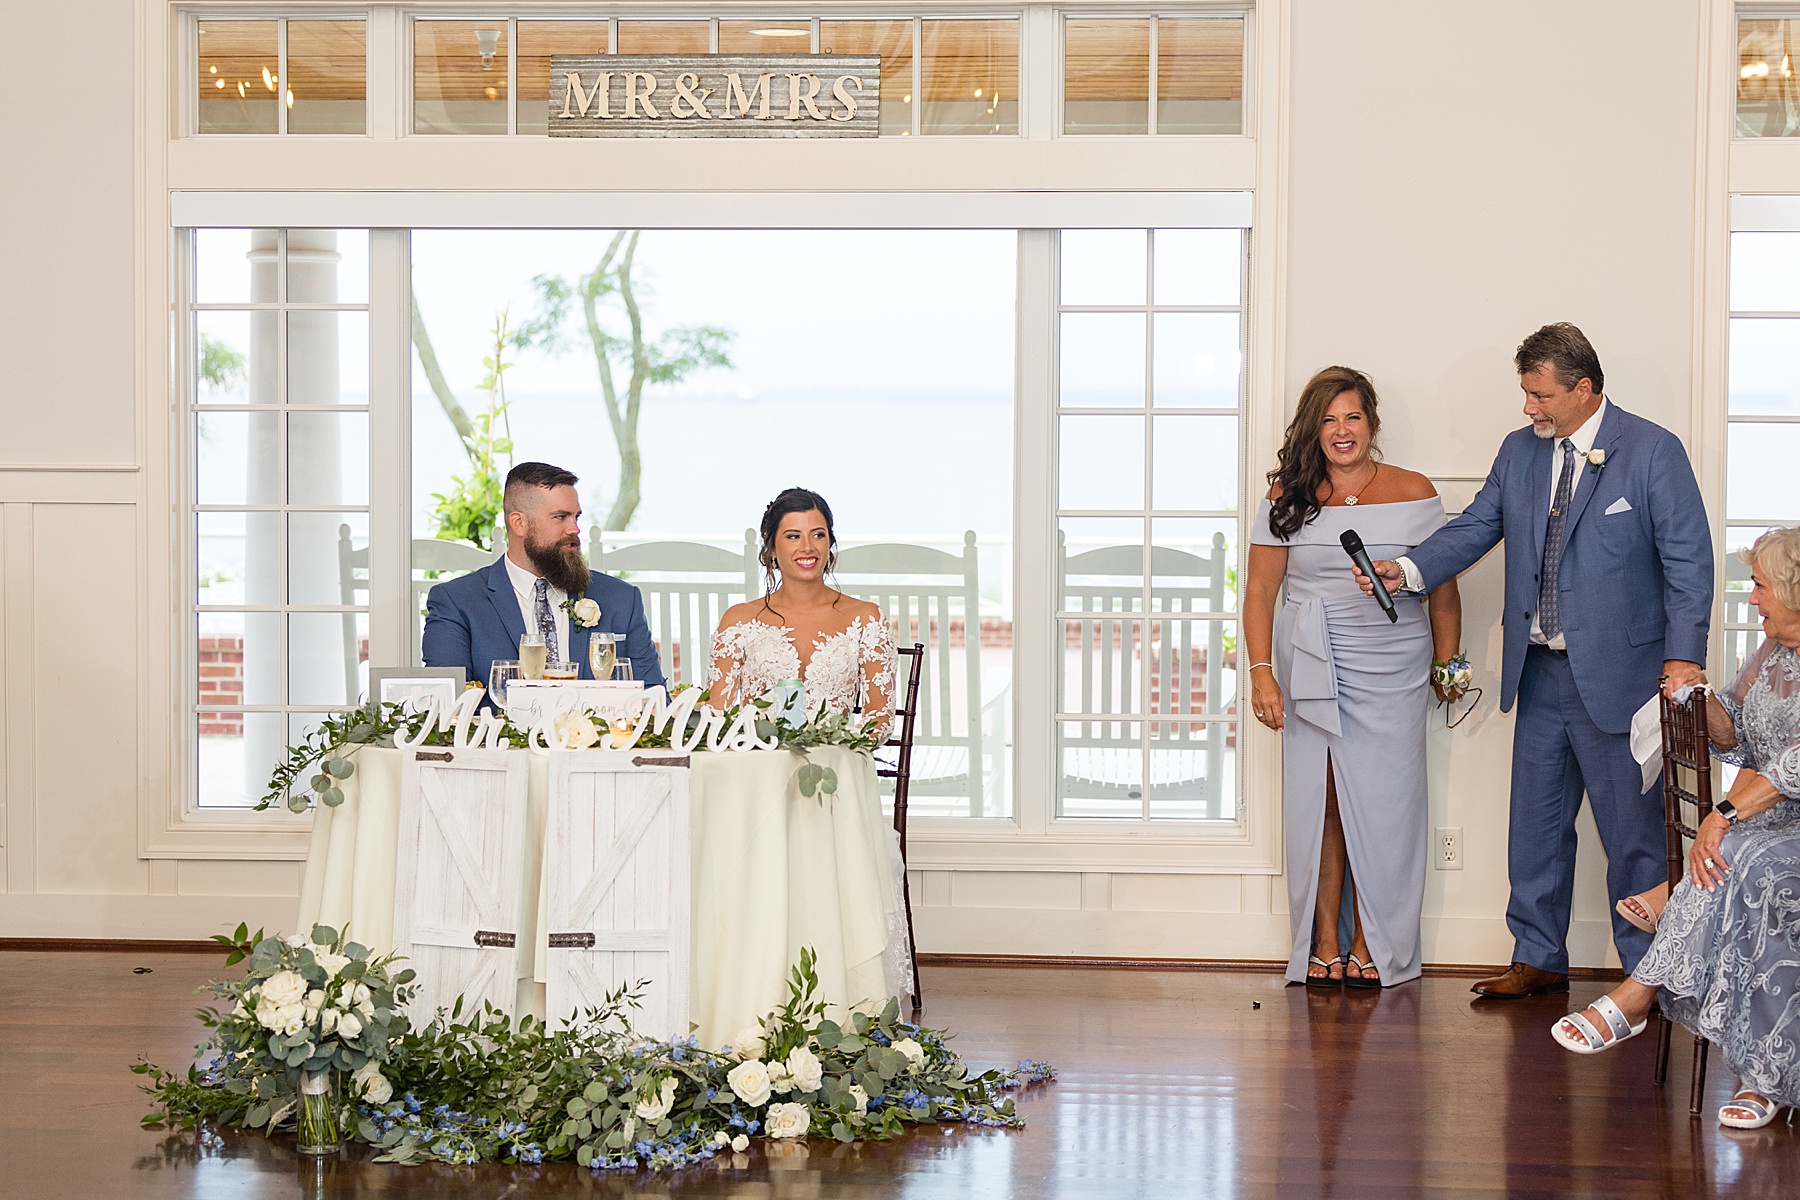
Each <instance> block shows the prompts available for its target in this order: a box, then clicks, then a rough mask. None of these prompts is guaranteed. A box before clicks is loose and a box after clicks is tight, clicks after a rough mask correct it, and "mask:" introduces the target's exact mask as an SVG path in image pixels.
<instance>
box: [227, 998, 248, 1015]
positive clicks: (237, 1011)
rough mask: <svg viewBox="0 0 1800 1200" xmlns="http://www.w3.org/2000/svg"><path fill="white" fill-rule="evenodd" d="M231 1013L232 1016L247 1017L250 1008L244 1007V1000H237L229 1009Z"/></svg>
mask: <svg viewBox="0 0 1800 1200" xmlns="http://www.w3.org/2000/svg"><path fill="white" fill-rule="evenodd" d="M231 1015H232V1016H234V1017H247V1016H249V1015H250V1010H249V1009H248V1008H245V1007H244V1002H243V1001H242V1000H239V1001H238V1002H237V1007H235V1008H233V1009H232V1010H231Z"/></svg>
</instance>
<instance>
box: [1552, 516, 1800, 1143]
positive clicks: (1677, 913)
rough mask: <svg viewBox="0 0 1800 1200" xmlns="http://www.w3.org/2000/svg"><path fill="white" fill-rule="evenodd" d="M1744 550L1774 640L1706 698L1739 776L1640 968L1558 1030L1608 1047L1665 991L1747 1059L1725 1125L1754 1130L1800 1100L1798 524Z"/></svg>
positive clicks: (1690, 1024) (1635, 1029) (1753, 596)
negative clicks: (1799, 998) (1798, 998)
mask: <svg viewBox="0 0 1800 1200" xmlns="http://www.w3.org/2000/svg"><path fill="white" fill-rule="evenodd" d="M1741 557H1742V558H1743V559H1744V560H1745V561H1746V562H1748V563H1749V564H1750V572H1751V579H1752V582H1753V583H1754V587H1753V588H1752V590H1751V592H1750V602H1751V603H1752V604H1754V605H1756V607H1757V610H1758V611H1759V612H1760V613H1761V615H1762V625H1763V633H1764V634H1765V637H1764V639H1763V643H1762V645H1761V646H1759V647H1758V648H1757V650H1756V652H1755V653H1754V654H1752V655H1751V657H1750V661H1749V662H1747V663H1745V664H1744V669H1743V670H1742V671H1740V672H1739V673H1738V677H1737V679H1736V680H1735V681H1734V682H1733V683H1732V685H1731V687H1730V689H1729V690H1727V691H1726V692H1725V693H1724V694H1723V695H1720V694H1718V693H1716V692H1715V693H1713V694H1712V696H1711V697H1710V698H1709V699H1708V701H1707V706H1706V726H1707V734H1708V736H1709V737H1710V738H1711V740H1712V745H1713V755H1714V757H1716V758H1718V759H1720V760H1721V761H1723V762H1727V763H1732V764H1734V765H1736V766H1737V767H1738V768H1739V770H1738V774H1737V779H1736V780H1735V781H1734V782H1733V783H1732V785H1731V794H1730V796H1728V797H1727V798H1726V799H1725V800H1724V801H1722V802H1721V803H1720V804H1719V805H1718V807H1717V808H1716V809H1714V811H1713V813H1712V815H1710V816H1708V817H1707V818H1706V820H1705V821H1703V822H1701V824H1700V830H1699V837H1698V838H1696V839H1695V841H1694V846H1693V850H1692V852H1691V853H1690V855H1689V858H1688V874H1687V878H1685V879H1684V880H1682V882H1681V885H1680V886H1679V887H1677V888H1676V889H1675V891H1674V893H1673V894H1672V895H1670V897H1669V902H1668V905H1667V907H1666V908H1664V909H1663V911H1662V913H1661V916H1660V919H1659V920H1658V921H1657V922H1656V938H1655V940H1654V941H1652V942H1651V943H1650V951H1649V953H1647V954H1645V955H1644V958H1643V961H1642V962H1640V963H1638V965H1637V970H1635V971H1633V972H1632V974H1631V978H1629V979H1627V980H1626V981H1625V982H1624V983H1623V984H1621V985H1620V986H1619V987H1617V988H1615V989H1614V990H1613V991H1612V992H1611V993H1610V994H1609V995H1606V996H1602V997H1601V998H1600V999H1599V1000H1597V1001H1595V1003H1594V1005H1593V1007H1591V1008H1589V1009H1586V1010H1584V1011H1583V1012H1580V1013H1572V1014H1570V1015H1569V1016H1567V1017H1564V1018H1563V1019H1562V1020H1560V1021H1558V1022H1557V1023H1556V1025H1555V1026H1554V1027H1552V1029H1551V1035H1552V1036H1553V1037H1555V1039H1556V1040H1557V1041H1558V1042H1559V1043H1561V1044H1562V1045H1563V1046H1564V1047H1566V1048H1567V1049H1569V1050H1573V1051H1574V1052H1575V1053H1577V1054H1597V1053H1599V1052H1600V1051H1602V1050H1609V1049H1611V1048H1612V1047H1614V1046H1616V1045H1618V1044H1619V1043H1620V1042H1622V1041H1624V1040H1626V1039H1627V1038H1632V1037H1636V1036H1637V1035H1638V1034H1640V1033H1642V1032H1643V1031H1644V1027H1645V1026H1646V1024H1648V1020H1649V1015H1650V1005H1651V1002H1652V1001H1653V1000H1655V999H1656V996H1657V991H1658V989H1661V992H1662V1010H1663V1012H1664V1013H1665V1014H1666V1015H1667V1016H1668V1017H1670V1018H1671V1019H1673V1020H1676V1021H1679V1022H1681V1024H1682V1025H1684V1026H1686V1027H1687V1028H1688V1029H1690V1030H1692V1031H1693V1032H1694V1033H1695V1034H1697V1035H1699V1036H1701V1037H1704V1038H1706V1039H1707V1040H1708V1041H1711V1042H1712V1043H1713V1044H1714V1045H1716V1046H1718V1047H1719V1050H1720V1052H1721V1053H1723V1054H1724V1055H1725V1057H1726V1058H1727V1059H1728V1060H1729V1061H1730V1062H1731V1065H1732V1066H1733V1067H1734V1068H1736V1070H1737V1073H1738V1078H1739V1090H1738V1092H1737V1094H1736V1095H1735V1096H1733V1097H1732V1099H1731V1101H1730V1103H1728V1104H1726V1105H1724V1106H1723V1107H1721V1108H1720V1109H1719V1121H1720V1123H1721V1124H1723V1125H1728V1126H1731V1127H1733V1128H1737V1129H1757V1128H1760V1127H1761V1126H1764V1125H1767V1124H1768V1123H1769V1122H1770V1121H1771V1120H1772V1119H1774V1116H1775V1114H1776V1112H1777V1111H1779V1110H1780V1109H1781V1108H1782V1107H1784V1106H1788V1107H1794V1106H1800V1062H1797V1061H1796V1055H1795V1053H1794V1046H1795V1042H1796V1040H1797V1039H1800V1011H1797V1010H1796V1006H1795V1003H1794V997H1795V995H1796V994H1797V992H1800V653H1796V651H1800V528H1795V529H1775V530H1771V531H1769V532H1768V533H1765V534H1764V535H1763V536H1762V537H1760V538H1758V539H1757V540H1756V544H1755V545H1754V546H1752V547H1751V548H1750V549H1749V550H1747V551H1744V552H1743V554H1742V556H1741Z"/></svg>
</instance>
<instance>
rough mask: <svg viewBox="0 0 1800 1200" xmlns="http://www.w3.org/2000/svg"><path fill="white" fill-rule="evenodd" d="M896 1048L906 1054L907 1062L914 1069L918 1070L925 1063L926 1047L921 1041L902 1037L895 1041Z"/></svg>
mask: <svg viewBox="0 0 1800 1200" xmlns="http://www.w3.org/2000/svg"><path fill="white" fill-rule="evenodd" d="M894 1049H896V1050H898V1051H899V1052H900V1053H902V1054H904V1055H906V1061H907V1064H908V1065H909V1066H910V1067H911V1068H912V1069H913V1070H915V1071H916V1070H918V1069H919V1068H920V1067H922V1066H924V1065H925V1047H923V1046H921V1045H919V1043H917V1042H915V1041H913V1040H912V1039H911V1038H901V1039H900V1040H899V1041H897V1042H895V1043H894Z"/></svg>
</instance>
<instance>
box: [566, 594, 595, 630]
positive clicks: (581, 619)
mask: <svg viewBox="0 0 1800 1200" xmlns="http://www.w3.org/2000/svg"><path fill="white" fill-rule="evenodd" d="M570 615H571V616H573V617H574V618H575V623H576V624H577V625H579V626H581V627H582V628H583V629H586V628H588V627H590V626H592V625H594V624H596V623H597V622H598V621H599V620H600V605H599V603H598V602H597V601H595V600H594V598H593V597H592V596H583V597H582V598H581V599H579V600H577V601H576V602H575V607H574V609H573V610H571V612H570Z"/></svg>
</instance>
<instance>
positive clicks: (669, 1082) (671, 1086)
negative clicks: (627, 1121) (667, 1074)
mask: <svg viewBox="0 0 1800 1200" xmlns="http://www.w3.org/2000/svg"><path fill="white" fill-rule="evenodd" d="M659 1092H660V1094H659V1095H656V1096H652V1097H651V1098H649V1099H647V1100H639V1101H638V1103H637V1109H636V1110H635V1111H636V1112H637V1115H638V1116H640V1117H642V1118H643V1119H644V1120H646V1121H660V1120H662V1119H663V1118H664V1117H666V1116H668V1115H669V1110H670V1109H671V1108H673V1107H674V1106H675V1081H674V1080H673V1079H665V1080H663V1081H662V1087H661V1088H660V1089H659Z"/></svg>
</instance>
